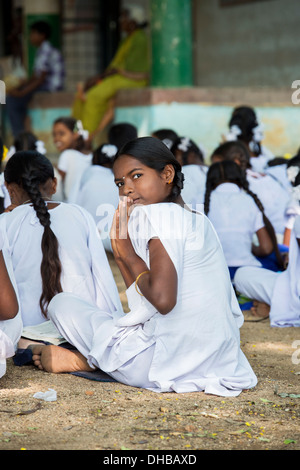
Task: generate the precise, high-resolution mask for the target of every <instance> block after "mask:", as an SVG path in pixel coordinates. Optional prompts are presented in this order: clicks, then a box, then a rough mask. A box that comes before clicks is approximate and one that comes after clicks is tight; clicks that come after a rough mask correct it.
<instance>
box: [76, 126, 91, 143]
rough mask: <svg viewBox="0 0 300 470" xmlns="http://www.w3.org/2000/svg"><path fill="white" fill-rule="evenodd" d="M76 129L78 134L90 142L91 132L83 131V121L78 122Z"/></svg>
mask: <svg viewBox="0 0 300 470" xmlns="http://www.w3.org/2000/svg"><path fill="white" fill-rule="evenodd" d="M76 129H77V132H78V134H79V135H81V137H82V138H83V139H84V140H88V138H89V131H86V130H84V129H83V125H82V122H81V121H77V122H76Z"/></svg>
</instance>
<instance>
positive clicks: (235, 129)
mask: <svg viewBox="0 0 300 470" xmlns="http://www.w3.org/2000/svg"><path fill="white" fill-rule="evenodd" d="M241 133H242V131H241V129H240V128H239V126H237V125H236V124H234V125H233V126H231V127H230V129H229V132H228V134H227V135H226V140H227V141H232V140H236V139H237V137H238V136H239V135H241Z"/></svg>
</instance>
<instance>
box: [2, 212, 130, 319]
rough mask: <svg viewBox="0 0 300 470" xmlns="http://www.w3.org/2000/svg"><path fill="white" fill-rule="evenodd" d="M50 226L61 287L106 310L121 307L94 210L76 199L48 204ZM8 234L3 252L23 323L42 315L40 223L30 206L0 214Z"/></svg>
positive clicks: (41, 234)
mask: <svg viewBox="0 0 300 470" xmlns="http://www.w3.org/2000/svg"><path fill="white" fill-rule="evenodd" d="M49 213H50V220H51V229H52V230H53V232H54V234H55V235H56V238H57V240H58V245H59V258H60V261H61V266H62V274H61V286H62V290H63V292H72V293H76V294H77V295H78V296H79V297H81V298H83V299H85V300H86V301H88V302H90V303H92V304H94V305H97V306H98V307H99V308H101V309H105V310H107V311H108V312H111V311H114V310H118V309H121V308H122V307H121V302H120V299H119V295H118V290H117V287H116V284H115V281H114V278H113V275H112V272H111V269H110V266H109V263H108V260H107V256H106V253H105V251H104V248H103V244H102V241H101V239H100V236H99V233H98V231H97V227H96V224H95V222H94V220H93V218H92V216H91V215H90V214H89V213H88V212H87V211H86V210H84V209H83V208H81V207H79V206H77V205H75V204H65V203H61V204H58V206H57V207H55V208H53V209H51V210H49ZM0 228H1V229H2V230H3V232H4V233H5V234H6V237H7V240H8V246H7V249H6V250H5V251H4V252H5V256H6V257H7V258H8V259H9V260H10V262H11V266H12V272H13V276H14V279H15V283H16V288H17V293H18V296H19V299H20V308H21V315H22V321H23V326H24V327H25V326H33V325H38V324H41V323H42V322H44V321H46V319H45V317H44V316H43V315H42V313H41V309H40V305H39V299H40V297H41V293H42V280H41V273H40V267H41V262H42V250H41V240H42V236H43V232H44V228H43V227H42V226H41V224H40V222H39V220H38V218H37V215H36V212H35V210H34V208H33V207H32V206H31V205H30V204H26V205H22V206H19V207H17V208H16V209H14V210H13V211H12V212H9V213H4V214H2V215H1V217H0Z"/></svg>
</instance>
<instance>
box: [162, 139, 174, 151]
mask: <svg viewBox="0 0 300 470" xmlns="http://www.w3.org/2000/svg"><path fill="white" fill-rule="evenodd" d="M162 142H163V143H164V144H165V145H166V146H167V147H168V149H170V148H171V147H172V144H173V142H172V140H170V139H163V140H162Z"/></svg>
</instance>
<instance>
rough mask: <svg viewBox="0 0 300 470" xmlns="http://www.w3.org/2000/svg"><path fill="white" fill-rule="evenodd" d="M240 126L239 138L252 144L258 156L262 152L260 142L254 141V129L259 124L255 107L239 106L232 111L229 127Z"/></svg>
mask: <svg viewBox="0 0 300 470" xmlns="http://www.w3.org/2000/svg"><path fill="white" fill-rule="evenodd" d="M234 125H236V126H238V127H239V129H240V130H241V134H240V135H238V136H237V138H238V140H241V141H243V142H245V143H246V144H247V145H249V144H250V142H251V146H252V151H253V153H254V155H256V156H258V155H260V153H261V144H260V142H256V141H253V129H254V127H256V126H257V125H258V121H257V117H256V113H255V111H254V109H252V108H250V107H249V106H238V107H237V108H235V109H234V110H233V112H232V115H231V118H230V121H229V127H231V126H234Z"/></svg>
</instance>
